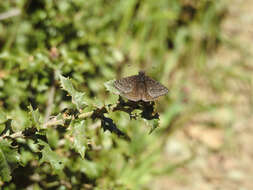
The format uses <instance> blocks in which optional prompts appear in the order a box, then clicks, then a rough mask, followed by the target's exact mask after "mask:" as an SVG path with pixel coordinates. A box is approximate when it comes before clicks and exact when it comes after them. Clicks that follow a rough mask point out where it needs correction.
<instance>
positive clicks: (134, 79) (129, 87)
mask: <svg viewBox="0 0 253 190" xmlns="http://www.w3.org/2000/svg"><path fill="white" fill-rule="evenodd" d="M137 84H138V75H134V76H131V77H125V78H122V79H119V80H116V81H115V82H114V86H115V88H116V89H117V90H118V91H119V92H120V94H121V95H122V96H123V97H125V98H127V99H129V100H132V101H139V100H141V96H140V94H139V93H138V88H137Z"/></svg>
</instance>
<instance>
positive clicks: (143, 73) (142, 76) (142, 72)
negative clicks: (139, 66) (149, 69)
mask: <svg viewBox="0 0 253 190" xmlns="http://www.w3.org/2000/svg"><path fill="white" fill-rule="evenodd" d="M138 75H139V78H140V80H141V81H144V80H145V72H144V71H139V74H138Z"/></svg>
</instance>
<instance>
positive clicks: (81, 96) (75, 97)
mask: <svg viewBox="0 0 253 190" xmlns="http://www.w3.org/2000/svg"><path fill="white" fill-rule="evenodd" d="M59 76H60V81H61V85H62V88H63V89H64V90H66V91H67V92H68V93H69V95H70V96H71V97H72V102H73V104H75V105H76V106H77V108H78V109H83V108H85V107H86V106H87V98H86V96H85V93H83V92H78V91H76V90H75V88H74V87H73V85H72V83H71V81H70V79H68V78H66V77H64V76H62V75H59Z"/></svg>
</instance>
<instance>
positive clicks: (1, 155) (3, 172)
mask: <svg viewBox="0 0 253 190" xmlns="http://www.w3.org/2000/svg"><path fill="white" fill-rule="evenodd" d="M19 160H20V156H19V154H18V152H17V150H15V149H13V148H12V147H11V145H10V143H9V142H8V141H6V140H0V179H2V180H3V181H10V180H11V170H12V169H14V168H15V167H16V166H17V164H18V162H19Z"/></svg>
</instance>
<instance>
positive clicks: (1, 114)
mask: <svg viewBox="0 0 253 190" xmlns="http://www.w3.org/2000/svg"><path fill="white" fill-rule="evenodd" d="M7 120H8V119H7V117H6V115H5V113H4V112H3V111H2V110H0V123H4V122H5V121H7Z"/></svg>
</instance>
